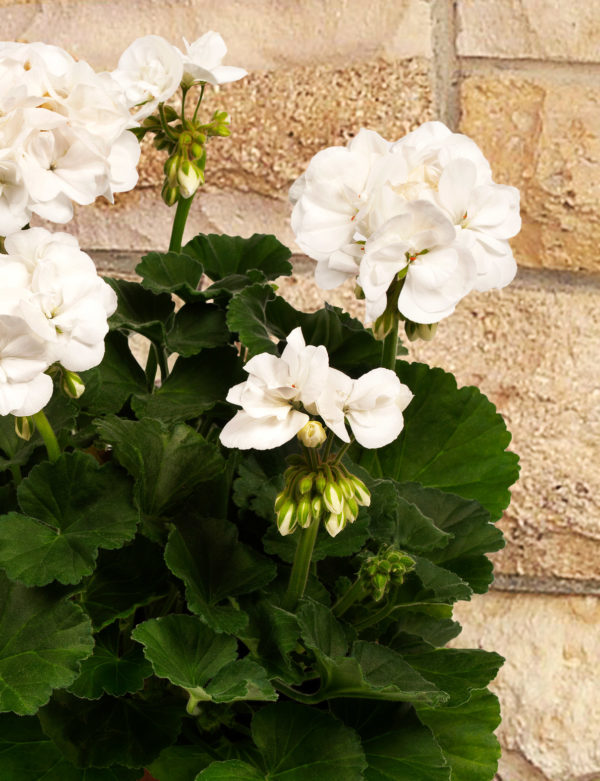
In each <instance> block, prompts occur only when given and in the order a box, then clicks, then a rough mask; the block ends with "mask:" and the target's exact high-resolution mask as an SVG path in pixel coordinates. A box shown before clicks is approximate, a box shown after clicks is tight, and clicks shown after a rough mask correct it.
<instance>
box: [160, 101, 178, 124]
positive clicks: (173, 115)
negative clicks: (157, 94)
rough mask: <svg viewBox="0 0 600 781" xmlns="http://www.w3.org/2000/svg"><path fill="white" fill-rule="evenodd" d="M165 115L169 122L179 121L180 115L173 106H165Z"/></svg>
mask: <svg viewBox="0 0 600 781" xmlns="http://www.w3.org/2000/svg"><path fill="white" fill-rule="evenodd" d="M163 114H164V116H165V119H166V120H167V122H174V121H175V120H176V119H179V114H178V113H177V112H176V111H175V109H174V108H173V106H167V105H166V104H163Z"/></svg>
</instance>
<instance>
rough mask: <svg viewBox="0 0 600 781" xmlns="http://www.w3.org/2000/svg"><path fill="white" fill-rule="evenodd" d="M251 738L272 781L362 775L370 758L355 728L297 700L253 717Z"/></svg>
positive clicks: (333, 780) (349, 779)
mask: <svg viewBox="0 0 600 781" xmlns="http://www.w3.org/2000/svg"><path fill="white" fill-rule="evenodd" d="M252 737H253V738H254V742H255V743H256V745H257V746H258V748H259V751H260V753H261V754H262V757H263V761H264V767H265V771H266V773H265V777H266V778H268V779H269V780H270V781H279V779H281V781H283V780H284V779H285V781H316V779H319V781H339V780H340V779H342V778H343V779H344V781H360V780H361V779H362V778H363V775H362V770H364V768H365V767H366V762H365V757H364V753H363V750H362V748H361V745H360V741H359V739H358V736H357V735H356V733H355V732H354V730H351V729H350V728H348V727H346V726H345V725H344V724H342V722H340V721H338V720H337V719H335V718H333V717H332V716H330V715H329V714H327V713H324V712H323V711H319V710H316V709H315V708H308V707H305V706H302V705H297V704H296V703H292V702H282V703H277V704H276V705H268V706H266V707H265V708H262V710H260V711H259V712H258V713H257V714H256V715H255V716H254V719H253V720H252ZM217 777H218V776H217ZM259 778H260V776H259Z"/></svg>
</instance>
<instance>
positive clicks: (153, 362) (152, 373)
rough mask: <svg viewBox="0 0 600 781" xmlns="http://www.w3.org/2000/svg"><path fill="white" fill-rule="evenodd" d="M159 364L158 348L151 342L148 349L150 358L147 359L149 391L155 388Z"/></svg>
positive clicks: (146, 371) (147, 385) (146, 370)
mask: <svg viewBox="0 0 600 781" xmlns="http://www.w3.org/2000/svg"><path fill="white" fill-rule="evenodd" d="M157 366H158V360H157V357H156V349H155V347H154V344H153V343H152V342H151V343H150V349H149V350H148V358H147V359H146V369H145V373H146V387H147V388H148V391H149V392H150V393H152V389H153V388H154V380H155V379H156V368H157Z"/></svg>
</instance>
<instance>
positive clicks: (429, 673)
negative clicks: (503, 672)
mask: <svg viewBox="0 0 600 781" xmlns="http://www.w3.org/2000/svg"><path fill="white" fill-rule="evenodd" d="M405 659H406V661H407V662H408V663H409V664H410V665H411V666H412V667H414V669H415V670H418V671H419V672H420V673H421V675H422V676H423V677H424V678H427V680H428V681H431V682H432V683H434V684H435V685H436V686H437V687H438V688H439V689H443V691H445V692H447V693H448V694H449V695H450V699H449V700H448V703H447V707H454V706H456V705H462V704H463V703H465V702H466V701H467V700H468V699H469V698H470V696H471V692H472V690H473V689H483V688H484V687H486V686H487V685H488V683H489V682H490V681H492V680H493V679H494V678H495V677H496V674H497V673H498V670H499V669H500V667H501V666H502V664H503V662H504V659H503V658H502V657H501V656H500V655H499V654H496V653H492V652H490V651H482V650H480V649H463V648H436V649H431V650H430V651H420V652H419V653H416V654H410V655H408V656H405Z"/></svg>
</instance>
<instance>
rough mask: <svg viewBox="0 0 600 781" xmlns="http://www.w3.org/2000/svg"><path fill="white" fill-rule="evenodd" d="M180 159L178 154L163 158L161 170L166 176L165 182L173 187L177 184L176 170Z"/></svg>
mask: <svg viewBox="0 0 600 781" xmlns="http://www.w3.org/2000/svg"><path fill="white" fill-rule="evenodd" d="M180 161H181V158H180V157H179V155H171V156H170V157H167V159H166V160H165V164H164V166H163V170H164V172H165V176H166V177H167V182H168V183H169V184H170V185H171V187H174V186H175V185H176V184H177V172H178V168H179V163H180Z"/></svg>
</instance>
